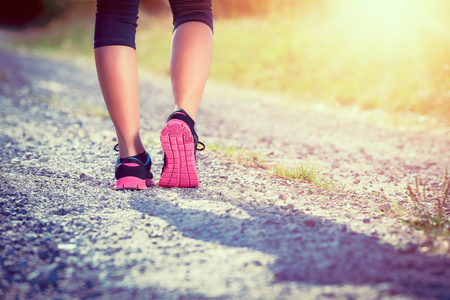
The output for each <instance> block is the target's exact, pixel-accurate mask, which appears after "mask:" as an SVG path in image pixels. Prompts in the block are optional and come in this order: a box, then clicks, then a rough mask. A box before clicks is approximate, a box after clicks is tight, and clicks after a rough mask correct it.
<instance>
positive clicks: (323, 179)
mask: <svg viewBox="0 0 450 300" xmlns="http://www.w3.org/2000/svg"><path fill="white" fill-rule="evenodd" d="M207 148H208V149H210V150H211V151H214V152H215V153H218V154H219V155H223V156H225V157H228V158H229V159H231V160H232V161H234V162H235V163H238V164H241V165H243V166H247V167H259V168H264V169H271V171H272V173H273V174H274V175H276V176H279V177H282V178H285V179H290V180H303V181H307V182H309V183H312V184H314V185H316V186H317V187H320V188H322V189H324V190H328V189H330V188H332V187H333V182H332V180H331V179H330V178H329V177H327V176H325V175H321V174H320V173H319V172H318V171H317V168H316V165H315V164H312V163H308V162H303V163H300V164H297V165H295V166H286V165H277V166H274V167H270V166H269V165H268V164H266V157H265V155H264V154H262V153H261V152H259V151H257V152H253V151H249V150H246V149H242V148H238V147H224V146H221V145H218V144H208V145H207Z"/></svg>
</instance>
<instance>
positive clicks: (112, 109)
mask: <svg viewBox="0 0 450 300" xmlns="http://www.w3.org/2000/svg"><path fill="white" fill-rule="evenodd" d="M95 62H96V66H97V73H98V78H99V82H100V87H101V89H102V93H103V97H104V99H105V103H106V107H107V108H108V112H109V115H110V117H111V120H112V122H113V124H114V127H115V129H116V133H117V139H118V142H119V156H120V157H121V158H126V157H129V156H134V155H137V154H140V153H142V152H144V151H145V149H144V146H143V145H142V142H141V139H140V136H139V81H138V69H137V62H136V50H135V49H133V48H131V47H128V46H121V45H117V46H103V47H99V48H96V49H95Z"/></svg>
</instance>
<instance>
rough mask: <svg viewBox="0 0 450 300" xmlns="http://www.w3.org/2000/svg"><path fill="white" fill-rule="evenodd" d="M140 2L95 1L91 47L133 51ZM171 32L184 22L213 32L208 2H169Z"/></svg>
mask: <svg viewBox="0 0 450 300" xmlns="http://www.w3.org/2000/svg"><path fill="white" fill-rule="evenodd" d="M139 2H140V0H97V13H96V19H95V32H94V48H97V47H102V46H111V45H122V46H129V47H132V48H134V49H136V43H135V36H136V27H137V19H138V11H139ZM169 3H170V8H171V10H172V16H173V26H174V30H175V29H177V27H178V26H180V25H181V24H183V23H186V22H192V21H197V22H202V23H205V24H206V25H208V26H209V27H210V28H211V30H213V17H212V10H211V7H212V3H211V0H169Z"/></svg>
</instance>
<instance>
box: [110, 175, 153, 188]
mask: <svg viewBox="0 0 450 300" xmlns="http://www.w3.org/2000/svg"><path fill="white" fill-rule="evenodd" d="M154 184H155V182H154V181H153V179H145V180H144V179H140V178H137V177H131V176H130V177H122V178H120V179H117V180H116V183H115V184H114V189H115V190H125V189H130V190H146V189H147V187H148V186H151V185H154Z"/></svg>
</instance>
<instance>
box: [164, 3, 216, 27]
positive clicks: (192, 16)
mask: <svg viewBox="0 0 450 300" xmlns="http://www.w3.org/2000/svg"><path fill="white" fill-rule="evenodd" d="M169 3H170V8H171V9H172V15H173V26H174V30H175V29H177V28H178V26H180V25H181V24H183V23H186V22H192V21H197V22H202V23H205V24H206V25H208V26H209V27H210V28H211V30H212V31H214V27H213V15H212V3H211V0H169Z"/></svg>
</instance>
